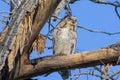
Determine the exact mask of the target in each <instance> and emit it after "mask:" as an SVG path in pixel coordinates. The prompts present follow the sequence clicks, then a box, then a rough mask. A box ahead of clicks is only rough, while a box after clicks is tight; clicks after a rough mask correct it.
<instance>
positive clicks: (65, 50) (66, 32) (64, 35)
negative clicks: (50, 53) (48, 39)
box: [53, 17, 77, 55]
mask: <svg viewBox="0 0 120 80" xmlns="http://www.w3.org/2000/svg"><path fill="white" fill-rule="evenodd" d="M75 21H76V20H75V19H72V18H70V19H69V17H67V18H65V20H62V21H61V22H60V23H59V24H58V26H57V27H56V28H55V29H54V32H53V44H54V45H53V48H54V54H55V55H60V54H72V53H74V50H75V45H76V39H77V33H76V23H75Z"/></svg>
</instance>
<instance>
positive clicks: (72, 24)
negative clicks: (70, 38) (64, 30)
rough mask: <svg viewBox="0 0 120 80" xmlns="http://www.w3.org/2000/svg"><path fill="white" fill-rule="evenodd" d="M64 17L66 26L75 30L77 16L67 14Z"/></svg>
mask: <svg viewBox="0 0 120 80" xmlns="http://www.w3.org/2000/svg"><path fill="white" fill-rule="evenodd" d="M64 19H65V22H66V24H67V25H69V26H68V27H69V28H71V29H74V30H76V28H77V18H76V17H75V16H67V17H65V18H64Z"/></svg>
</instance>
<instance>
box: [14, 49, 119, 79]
mask: <svg viewBox="0 0 120 80" xmlns="http://www.w3.org/2000/svg"><path fill="white" fill-rule="evenodd" d="M119 55H120V52H119V51H116V50H114V49H112V48H108V47H107V48H102V49H98V50H94V51H89V52H81V53H76V54H71V55H63V56H48V57H43V58H40V59H35V60H32V62H36V63H37V64H36V65H35V66H33V65H30V64H22V66H23V68H21V69H20V73H19V76H17V77H16V78H15V79H23V78H28V77H33V76H37V75H42V74H46V73H49V72H54V71H58V70H63V69H73V68H83V67H91V66H95V65H103V63H104V64H107V63H113V64H116V61H117V58H118V56H119ZM28 67H29V68H28Z"/></svg>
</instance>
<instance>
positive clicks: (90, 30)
mask: <svg viewBox="0 0 120 80" xmlns="http://www.w3.org/2000/svg"><path fill="white" fill-rule="evenodd" d="M78 28H81V29H84V30H87V31H89V32H95V33H104V34H107V35H116V34H120V32H115V33H109V32H104V31H100V30H92V29H89V28H86V27H83V26H80V25H78Z"/></svg>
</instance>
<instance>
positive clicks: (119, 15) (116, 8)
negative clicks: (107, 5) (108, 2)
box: [115, 6, 120, 19]
mask: <svg viewBox="0 0 120 80" xmlns="http://www.w3.org/2000/svg"><path fill="white" fill-rule="evenodd" d="M115 13H116V14H117V16H118V18H119V19H120V14H119V12H118V7H116V6H115Z"/></svg>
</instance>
